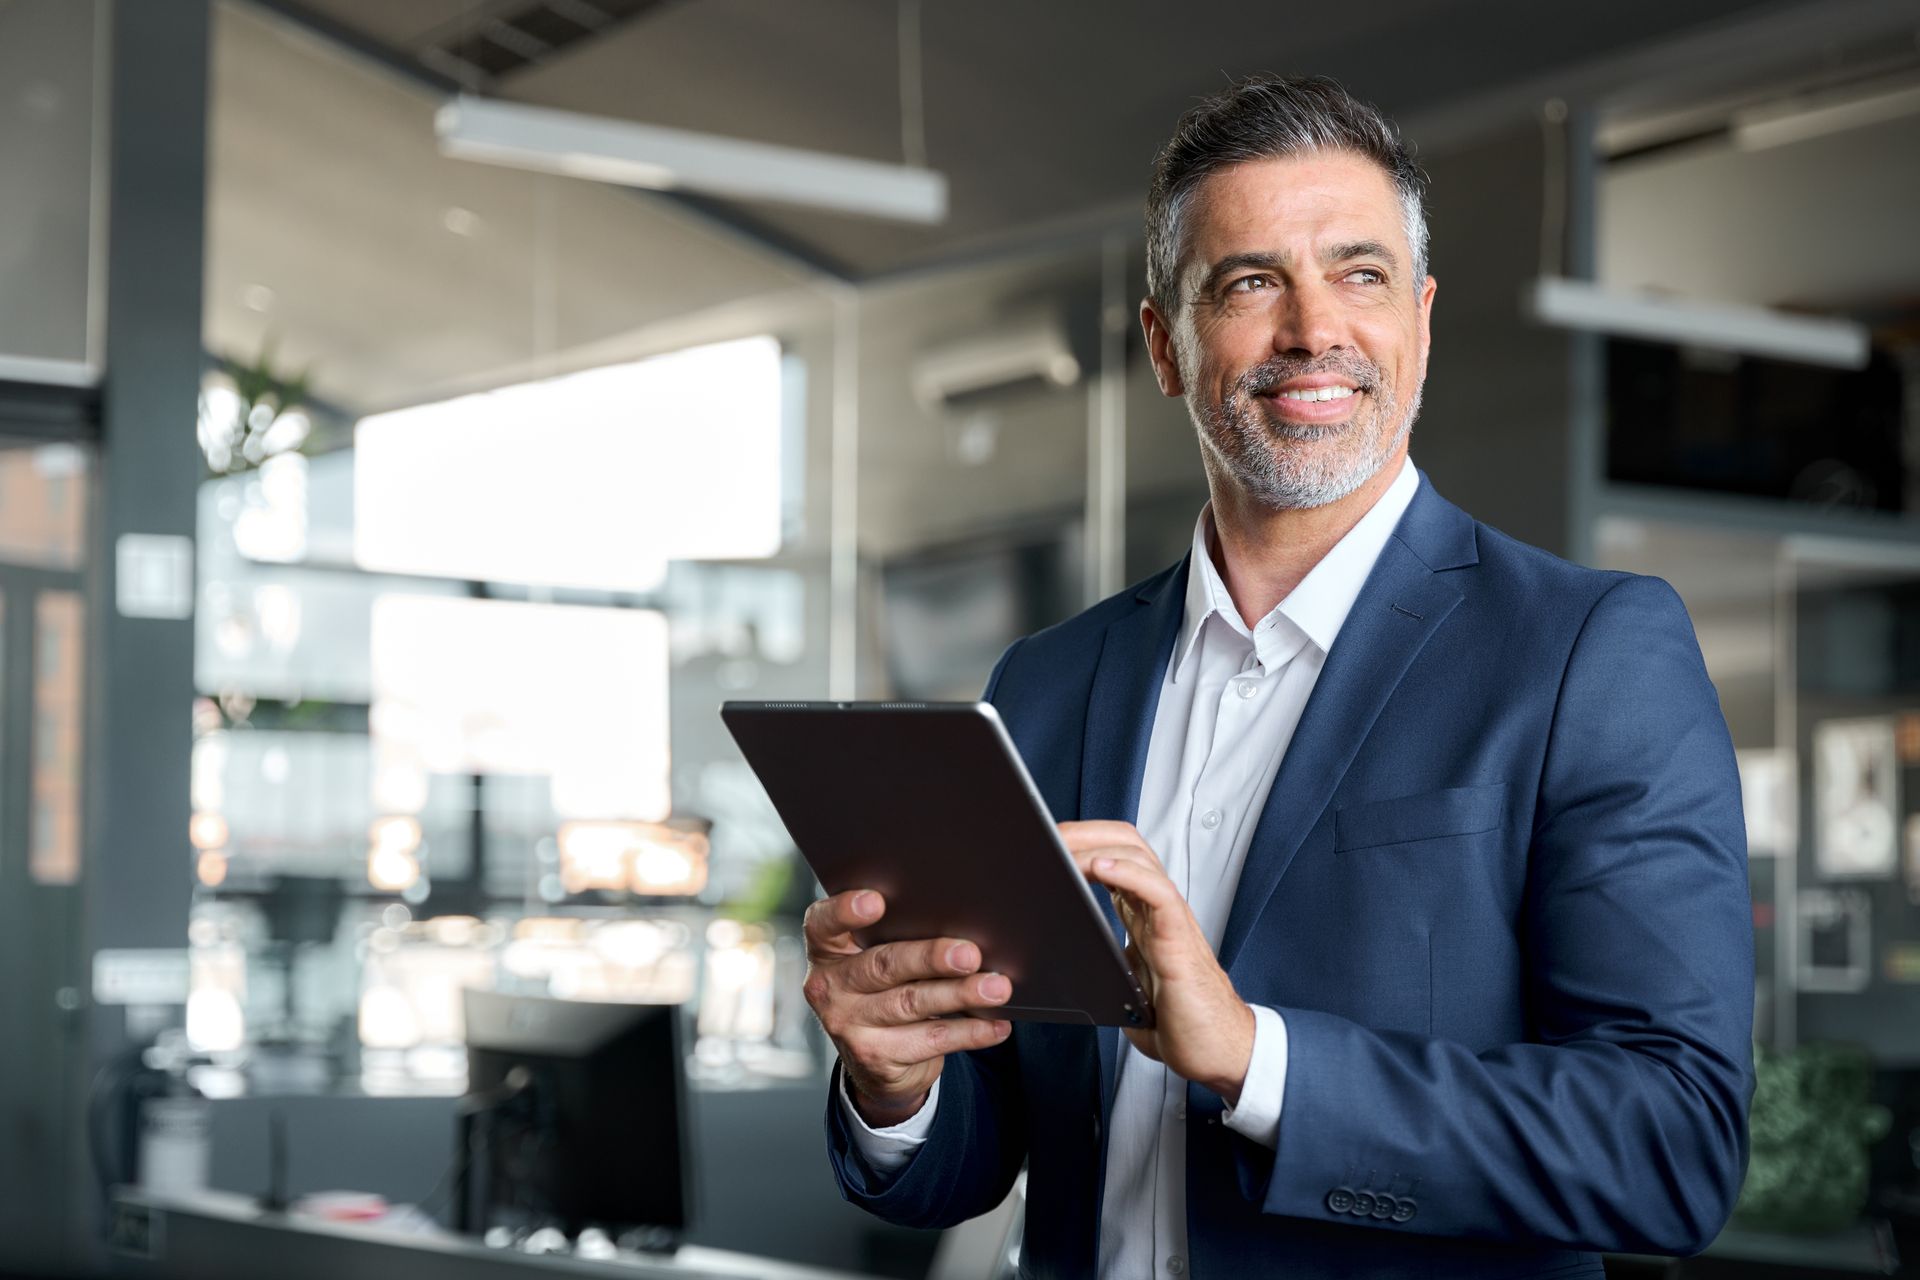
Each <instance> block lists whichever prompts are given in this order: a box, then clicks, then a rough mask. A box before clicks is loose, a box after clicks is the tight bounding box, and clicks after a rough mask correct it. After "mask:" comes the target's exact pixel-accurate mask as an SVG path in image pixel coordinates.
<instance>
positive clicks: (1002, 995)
mask: <svg viewBox="0 0 1920 1280" xmlns="http://www.w3.org/2000/svg"><path fill="white" fill-rule="evenodd" d="M1012 995H1013V983H1011V982H1009V981H1008V980H1007V978H1006V976H1005V975H1004V974H998V973H977V974H971V975H969V976H967V977H965V978H935V979H931V980H929V981H926V982H908V983H904V984H903V985H901V986H897V987H894V988H892V989H891V990H888V991H882V992H879V993H878V994H876V995H871V996H867V997H866V998H865V999H863V1000H861V1001H860V1002H859V1003H858V1004H857V1005H855V1006H854V1007H853V1008H852V1009H850V1010H849V1011H848V1012H849V1016H850V1017H851V1018H852V1020H853V1021H854V1022H857V1023H860V1024H862V1025H864V1026H869V1027H903V1026H908V1025H911V1024H912V1023H916V1022H925V1021H926V1020H927V1019H929V1018H944V1017H946V1016H948V1015H950V1014H956V1013H972V1012H975V1011H984V1010H989V1009H992V1008H994V1007H996V1006H998V1005H1002V1004H1005V1003H1006V1002H1007V999H1008V997H1010V996H1012Z"/></svg>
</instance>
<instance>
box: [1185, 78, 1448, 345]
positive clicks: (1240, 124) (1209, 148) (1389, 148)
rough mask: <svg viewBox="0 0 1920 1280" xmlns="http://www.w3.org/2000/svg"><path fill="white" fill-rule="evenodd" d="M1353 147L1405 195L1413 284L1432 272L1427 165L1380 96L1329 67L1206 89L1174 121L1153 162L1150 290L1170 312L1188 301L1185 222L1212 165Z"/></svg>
mask: <svg viewBox="0 0 1920 1280" xmlns="http://www.w3.org/2000/svg"><path fill="white" fill-rule="evenodd" d="M1313 151H1345V152H1349V153H1351V154H1353V155H1356V156H1359V157H1361V158H1363V159H1366V160H1371V161H1373V162H1374V163H1375V164H1377V165H1379V166H1380V168H1381V169H1382V170H1384V171H1385V172H1386V175H1387V177H1388V178H1389V179H1390V180H1391V181H1392V183H1393V187H1394V191H1395V193H1396V194H1398V195H1399V197H1400V210H1401V219H1402V222H1403V223H1404V226H1405V229H1406V234H1407V245H1408V247H1409V248H1410V249H1411V250H1412V252H1413V287H1414V288H1415V289H1418V288H1419V287H1420V282H1421V281H1423V280H1425V279H1426V278H1427V214H1426V208H1425V204H1424V194H1425V190H1426V183H1427V180H1426V175H1425V174H1423V173H1421V172H1420V167H1419V166H1418V165H1416V164H1415V163H1414V161H1413V154H1412V152H1411V151H1410V150H1409V149H1408V148H1407V146H1406V144H1405V143H1404V142H1402V141H1401V140H1400V131H1399V130H1398V129H1396V128H1394V126H1393V125H1392V124H1391V123H1390V122H1389V121H1388V120H1387V118H1386V117H1385V116H1383V115H1381V114H1380V112H1379V111H1378V110H1377V109H1376V108H1374V107H1373V106H1371V105H1369V104H1367V103H1364V102H1361V101H1360V100H1359V99H1357V98H1355V97H1354V96H1353V95H1352V94H1350V93H1348V92H1347V91H1346V90H1345V89H1343V88H1341V87H1340V85H1339V84H1338V83H1336V82H1335V81H1333V80H1331V79H1328V78H1327V77H1326V76H1290V77H1289V76H1256V77H1253V78H1252V79H1248V80H1242V81H1240V82H1239V83H1238V84H1234V85H1231V86H1229V87H1228V88H1226V89H1223V90H1221V91H1220V92H1219V93H1216V94H1213V95H1211V96H1210V97H1207V98H1204V99H1202V100H1201V101H1200V102H1199V103H1197V104H1196V105H1195V106H1194V107H1192V108H1191V109H1190V110H1189V111H1188V112H1187V113H1186V114H1185V115H1183V116H1181V117H1180V123H1179V124H1177V125H1175V126H1174V130H1173V136H1172V137H1171V138H1169V139H1167V144H1166V145H1165V146H1164V147H1162V148H1160V154H1159V155H1158V156H1157V157H1156V158H1155V159H1154V162H1153V184H1152V186H1151V187H1149V188H1148V190H1147V292H1148V294H1149V295H1151V296H1152V298H1153V300H1154V302H1155V303H1156V304H1158V305H1159V306H1160V308H1161V309H1162V310H1163V311H1165V312H1166V313H1167V314H1169V315H1171V314H1174V313H1175V312H1177V311H1178V310H1179V306H1178V299H1177V298H1176V297H1175V296H1174V295H1175V290H1176V287H1177V285H1178V282H1179V267H1180V253H1181V250H1182V249H1183V248H1184V247H1185V246H1184V244H1183V243H1182V233H1183V227H1182V223H1183V222H1184V220H1185V217H1186V214H1187V211H1188V208H1189V206H1191V204H1192V202H1193V196H1194V193H1195V192H1196V191H1198V190H1199V188H1200V184H1201V183H1202V182H1203V181H1205V180H1206V179H1207V178H1208V177H1209V176H1210V175H1212V174H1214V173H1216V172H1218V171H1219V170H1221V169H1225V168H1227V167H1228V166H1230V165H1235V164H1241V163H1244V162H1246V161H1249V160H1273V159H1279V158H1281V157H1285V156H1293V155H1299V154H1302V153H1305V152H1313Z"/></svg>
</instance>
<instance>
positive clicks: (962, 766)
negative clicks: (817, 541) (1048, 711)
mask: <svg viewBox="0 0 1920 1280" xmlns="http://www.w3.org/2000/svg"><path fill="white" fill-rule="evenodd" d="M721 717H722V719H723V720H724V721H725V722H726V725H727V728H728V730H729V731H731V732H732V734H733V737H734V740H735V741H736V742H738V743H739V744H740V749H741V751H742V752H743V753H744V754H745V756H746V758H747V763H748V764H750V765H751V766H752V767H753V770H754V772H755V773H756V774H757V775H758V776H759V778H760V781H761V784H762V785H763V786H765V787H766V789H767V795H768V796H769V797H770V798H771V799H772V801H773V805H774V808H775V809H776V810H778V811H779V814H780V817H781V820H782V821H784V822H785V823H786V826H787V832H788V834H789V835H791V836H792V837H793V841H794V844H795V845H797V846H798V847H799V849H800V853H801V856H803V857H804V858H805V859H806V860H807V864H808V865H809V866H810V867H812V868H813V873H814V875H815V877H816V878H818V879H819V881H820V883H821V884H822V885H823V886H824V887H825V888H826V890H827V892H828V893H841V892H845V891H846V890H848V889H873V890H877V891H878V892H879V893H880V894H882V895H883V896H884V897H885V898H886V900H887V912H886V915H885V916H884V917H883V918H882V920H881V922H880V923H879V924H878V925H877V926H875V927H873V928H872V929H868V930H863V931H861V933H860V934H859V935H858V937H859V941H860V942H861V944H862V945H865V946H871V945H874V944H876V943H881V942H892V941H899V940H908V939H919V938H937V937H957V938H966V939H969V940H971V941H973V942H975V943H977V944H978V945H979V947H980V951H981V955H982V958H983V960H984V966H983V967H984V969H987V970H992V971H994V972H997V973H1003V974H1005V975H1006V976H1007V977H1008V978H1009V979H1010V980H1011V981H1012V983H1013V995H1012V998H1011V999H1010V1000H1009V1001H1008V1002H1007V1005H1006V1006H1004V1007H1003V1008H1002V1009H1001V1010H999V1012H1000V1013H1001V1014H1002V1015H1003V1016H1006V1017H1011V1018H1023V1019H1028V1020H1035V1021H1051V1022H1078V1023H1097V1024H1101V1025H1109V1026H1146V1025H1151V1017H1152V1014H1151V1010H1150V1009H1149V1008H1148V1006H1147V1002H1146V999H1145V997H1144V995H1143V993H1142V992H1141V990H1140V989H1139V987H1138V985H1137V984H1136V983H1135V982H1134V980H1133V977H1132V975H1131V973H1130V972H1129V971H1128V969H1127V965H1126V962H1125V959H1124V957H1123V956H1122V953H1121V951H1120V945H1119V942H1118V941H1117V940H1116V938H1115V937H1114V934H1113V932H1112V930H1111V928H1110V927H1109V926H1108V924H1107V920H1106V917H1105V916H1104V915H1103V914H1102V912H1101V910H1100V906H1099V904H1098V903H1097V902H1096V900H1095V899H1094V897H1093V894H1094V892H1095V890H1094V889H1093V888H1092V887H1091V886H1089V885H1088V884H1087V882H1086V880H1085V878H1084V877H1082V876H1081V874H1080V872H1079V869H1078V868H1077V867H1075V866H1074V865H1073V862H1072V859H1071V858H1070V857H1069V855H1068V854H1067V852H1066V848H1065V846H1064V845H1062V844H1061V843H1060V839H1059V833H1058V832H1057V831H1056V830H1055V829H1054V826H1053V819H1052V817H1051V816H1050V815H1049V814H1048V813H1047V809H1046V805H1045V804H1044V803H1043V802H1042V800H1041V799H1040V796H1039V793H1038V791H1037V790H1036V789H1035V787H1034V785H1033V782H1032V780H1031V778H1030V777H1029V776H1028V774H1027V772H1026V768H1025V766H1024V765H1022V764H1021V762H1020V758H1019V755H1018V754H1017V753H1016V752H1015V750H1014V748H1013V744H1012V742H1011V740H1010V739H1008V737H1007V735H1006V730H1005V728H1004V727H1003V726H1002V725H1001V723H1000V720H999V717H998V715H997V714H995V712H994V711H993V708H992V707H990V706H988V705H986V704H984V703H745V702H729V703H727V704H726V705H725V706H723V707H722V708H721Z"/></svg>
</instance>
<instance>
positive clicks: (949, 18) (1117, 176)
mask: <svg viewBox="0 0 1920 1280" xmlns="http://www.w3.org/2000/svg"><path fill="white" fill-rule="evenodd" d="M259 2H260V3H263V4H264V5H265V7H267V8H271V9H273V10H276V11H278V12H279V13H281V14H282V15H283V16H288V17H291V18H293V19H295V20H296V21H304V22H305V23H307V24H308V25H309V26H310V27H313V28H315V29H319V30H322V31H326V32H330V33H332V34H334V35H335V36H337V37H340V38H343V39H345V40H348V41H351V42H352V43H354V44H356V45H358V46H359V47H360V49H361V51H362V52H365V53H370V54H372V55H374V56H375V57H378V58H382V59H385V60H387V61H389V62H390V64H391V65H392V66H394V67H397V68H402V69H404V70H406V71H407V72H408V73H409V74H413V75H415V76H418V77H420V78H421V79H422V80H423V81H427V82H433V83H437V84H438V85H439V87H442V88H444V87H447V86H448V85H450V84H451V82H450V81H448V80H447V79H446V78H445V71H444V63H435V62H434V61H433V60H432V58H431V57H430V56H427V54H428V50H429V49H430V48H431V47H432V46H433V45H435V44H436V43H438V42H443V41H444V40H445V39H446V38H447V35H448V33H449V32H450V31H460V30H462V29H463V28H467V29H471V28H472V27H475V26H479V25H483V24H484V22H485V20H486V19H487V18H489V17H491V16H495V15H498V14H501V13H511V12H514V11H517V10H525V9H527V8H529V7H531V6H532V5H533V4H534V3H535V0H259ZM572 2H573V0H548V3H550V4H552V5H553V6H554V7H555V8H561V7H566V6H568V5H570V4H571V3H572ZM1794 7H1795V6H1792V5H1788V4H1783V3H1779V2H1777V0H1774V2H1757V0H1613V2H1612V3H1609V4H1606V5H1556V6H1542V5H1540V4H1538V3H1537V0H1377V2H1375V3H1368V4H1364V5H1351V4H1350V5H1343V6H1313V7H1311V8H1308V7H1303V6H1285V7H1282V6H1276V5H1274V4H1271V3H1269V2H1265V0H1183V3H1182V4H1180V5H1179V6H1177V7H1174V6H1168V5H1166V4H1165V3H1163V2H1161V0H1048V2H1047V3H1033V2H1032V0H964V2H963V0H923V4H922V8H921V11H920V49H921V60H922V67H923V70H922V77H921V85H922V97H923V100H924V105H925V144H926V156H927V162H928V163H929V164H930V165H931V166H932V167H934V168H936V169H938V170H941V171H943V172H945V173H946V174H947V175H948V177H949V179H950V183H951V202H952V210H951V215H950V216H949V218H948V219H947V221H946V222H945V223H944V224H942V225H940V226H936V227H930V228H929V227H916V226H904V225H899V224H895V223H889V222H883V221H878V220H871V219H865V218H859V217H853V216H845V215H838V214H828V213H820V212H815V211H808V210H799V209H794V208H782V207H775V206H772V205H765V204H761V205H752V206H746V205H740V204H726V203H720V202H707V201H698V202H696V203H697V204H699V205H701V206H702V207H703V208H705V209H706V210H707V211H708V212H711V213H713V214H715V215H716V216H718V217H720V218H722V219H723V220H724V221H726V222H728V223H730V224H732V225H733V226H735V227H739V228H745V229H747V230H749V231H750V232H751V233H752V234H754V235H755V236H757V237H758V238H760V239H762V240H764V241H766V242H768V243H770V244H774V245H778V246H780V247H781V248H783V249H785V250H788V251H790V252H792V253H793V254H794V255H796V256H798V257H800V258H802V259H804V260H806V261H808V262H810V263H812V264H814V265H818V266H823V267H825V268H827V269H829V270H831V271H832V272H834V273H835V274H839V275H843V276H845V277H848V278H853V279H864V278H870V277H873V276H876V275H880V274H885V273H890V272H895V271H899V270H902V269H910V268H913V267H916V266H923V265H925V264H928V263H930V262H935V261H940V260H945V259H951V258H954V257H955V256H957V255H964V254H967V253H969V252H974V251H979V250H981V249H983V248H986V247H990V246H992V245H994V244H995V243H998V242H1002V241H1004V240H1005V239H1006V238H1007V237H1008V236H1010V235H1017V234H1019V233H1022V232H1030V231H1032V230H1033V229H1034V228H1043V227H1046V226H1049V225H1052V224H1062V223H1070V222H1071V221H1072V220H1073V219H1075V218H1077V217H1085V216H1087V215H1088V214H1089V213H1093V212H1098V211H1102V210H1106V211H1111V210H1114V209H1115V208H1128V207H1137V206H1138V204H1139V202H1140V199H1141V196H1142V193H1143V191H1144V188H1145V184H1146V178H1147V174H1148V170H1149V166H1150V165H1151V162H1152V159H1153V156H1154V152H1155V150H1156V149H1157V147H1158V145H1159V144H1160V142H1161V141H1162V139H1163V138H1164V137H1165V135H1166V133H1167V132H1168V130H1169V128H1170V127H1171V125H1172V123H1173V121H1174V120H1175V119H1176V118H1177V117H1178V115H1179V113H1180V112H1181V110H1183V109H1184V107H1185V106H1187V105H1188V104H1189V103H1191V102H1192V101H1193V100H1194V99H1195V98H1196V97H1197V96H1199V95H1201V94H1203V93H1205V92H1208V91H1209V90H1211V89H1213V88H1214V87H1216V86H1219V85H1221V84H1223V83H1225V81H1226V80H1227V79H1228V78H1229V77H1232V76H1239V75H1244V74H1248V73H1251V72H1256V71H1263V70H1274V71H1286V72H1300V71H1318V72H1326V73H1328V74H1332V75H1334V76H1336V77H1338V78H1340V79H1341V80H1342V81H1343V82H1345V83H1346V84H1347V85H1348V86H1349V87H1350V88H1352V89H1353V90H1354V91H1355V92H1356V93H1358V94H1360V95H1362V96H1364V97H1368V98H1370V99H1372V100H1374V101H1376V102H1378V103H1379V104H1380V105H1381V106H1382V107H1383V108H1385V109H1386V110H1387V111H1388V112H1390V113H1392V114H1394V115H1396V116H1400V117H1401V118H1403V119H1404V118H1407V117H1409V116H1411V115H1416V114H1418V113H1422V112H1431V111H1435V110H1442V109H1444V108H1445V107H1447V106H1448V105H1450V104H1452V103H1456V102H1459V101H1461V100H1463V99H1466V98H1469V97H1473V96H1475V95H1484V94H1488V93H1490V92H1494V91H1497V90H1500V89H1502V88H1508V87H1512V86H1515V85H1518V84H1520V83H1522V82H1527V83H1536V82H1541V81H1543V80H1545V81H1548V82H1550V81H1551V80H1552V79H1553V77H1554V76H1555V75H1556V74H1557V73H1560V72H1563V71H1569V70H1571V69H1573V68H1576V67H1581V66H1587V65H1591V64H1592V63H1593V62H1594V61H1595V60H1597V59H1604V58H1606V57H1609V56H1612V55H1620V54H1624V53H1627V52H1630V51H1633V50H1637V49H1641V48H1645V47H1648V46H1651V45H1654V44H1657V43H1659V42H1662V41H1667V40H1671V39H1674V38H1678V37H1686V36H1696V35H1699V34H1701V33H1703V32H1707V31H1711V30H1712V29H1714V28H1715V27H1716V26H1723V25H1725V24H1727V23H1728V22H1729V21H1730V20H1736V19H1746V18H1754V17H1756V16H1759V17H1764V16H1765V15H1767V14H1769V13H1778V12H1781V11H1784V10H1788V9H1792V8H1794ZM1880 7H1882V8H1885V7H1886V6H1880ZM901 14H902V7H901V4H900V3H898V0H804V2H799V0H655V2H654V3H651V4H648V5H643V6H640V10H639V12H638V14H637V16H634V17H632V18H630V19H628V20H625V21H621V22H617V23H615V24H612V25H610V26H609V27H607V28H605V29H603V30H602V31H601V32H600V33H598V34H595V35H593V36H590V37H587V38H584V39H580V40H578V41H576V42H574V43H572V44H569V45H567V46H565V47H564V48H563V49H562V50H561V51H560V52H559V53H558V54H557V55H556V56H553V57H551V58H550V59H548V60H546V61H541V62H536V63H534V64H533V65H530V66H527V67H524V68H522V69H520V70H517V71H513V72H510V73H508V74H505V75H502V76H500V77H498V78H496V79H493V80H492V81H490V82H489V83H487V84H486V85H485V86H484V89H485V91H486V92H488V93H490V94H494V95H498V96H500V97H504V98H509V99H514V100H519V101H525V102H530V103H538V104H540V105H544V106H550V107H557V108H563V109H567V110H574V111H582V112H590V113H595V114H602V115H607V116H613V117H620V118H626V119H632V120H640V121H646V122H650V123H655V124H662V125H668V126H674V127H679V128H685V129H692V130H699V131H704V132H710V133H716V134H724V135H729V136H734V137H741V138H751V139H756V140H761V141H766V142H773V143H780V144H785V145H789V146H795V147H805V148H813V149H818V150H824V151H834V152H840V153H844V154H848V155H853V156H859V157H863V158H867V159H872V160H879V161H886V162H896V163H897V162H899V161H900V160H901V159H902V156H903V137H902V128H901V119H902V115H901V53H900V49H901V37H900V23H901Z"/></svg>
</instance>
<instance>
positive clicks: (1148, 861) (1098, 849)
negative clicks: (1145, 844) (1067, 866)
mask: <svg viewBox="0 0 1920 1280" xmlns="http://www.w3.org/2000/svg"><path fill="white" fill-rule="evenodd" d="M1096 858H1116V859H1121V860H1124V861H1127V862H1131V863H1134V864H1135V865H1136V866H1141V867H1145V868H1147V869H1148V870H1149V871H1153V872H1156V873H1158V874H1160V875H1165V874H1166V869H1165V868H1163V867H1162V866H1161V865H1160V862H1159V859H1157V858H1155V857H1153V856H1152V853H1151V852H1150V851H1142V850H1141V849H1140V848H1139V847H1138V846H1136V845H1110V844H1106V845H1095V846H1094V847H1092V848H1090V849H1082V850H1079V851H1076V852H1075V853H1074V855H1073V863H1074V865H1075V866H1077V867H1079V868H1080V874H1081V875H1083V876H1087V877H1088V878H1089V879H1091V878H1092V868H1093V862H1094V859H1096Z"/></svg>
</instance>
